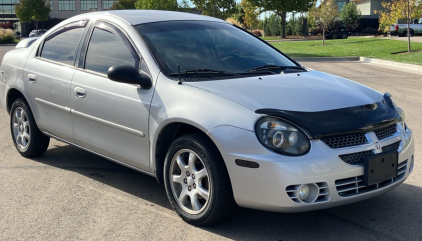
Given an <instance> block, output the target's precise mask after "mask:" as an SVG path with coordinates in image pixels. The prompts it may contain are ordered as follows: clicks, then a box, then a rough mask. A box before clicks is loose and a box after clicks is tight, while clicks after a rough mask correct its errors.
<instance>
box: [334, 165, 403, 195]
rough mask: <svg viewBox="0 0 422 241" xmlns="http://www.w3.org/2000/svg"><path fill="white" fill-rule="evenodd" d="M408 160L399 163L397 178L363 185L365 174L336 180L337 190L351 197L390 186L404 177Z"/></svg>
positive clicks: (340, 193)
mask: <svg viewBox="0 0 422 241" xmlns="http://www.w3.org/2000/svg"><path fill="white" fill-rule="evenodd" d="M407 161H408V160H406V161H404V162H402V163H399V166H398V170H397V176H396V177H395V178H391V179H388V180H385V181H383V182H380V183H377V184H374V185H371V186H364V185H363V176H357V177H350V178H344V179H339V180H337V181H336V182H335V184H336V189H337V192H338V194H339V195H340V196H341V197H351V196H356V195H359V194H363V193H367V192H371V191H374V190H377V189H380V188H383V187H386V186H389V185H391V184H393V183H395V182H398V181H400V180H401V179H403V178H404V176H405V175H406V170H407Z"/></svg>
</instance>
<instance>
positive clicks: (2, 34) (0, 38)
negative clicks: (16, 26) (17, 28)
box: [0, 28, 15, 44]
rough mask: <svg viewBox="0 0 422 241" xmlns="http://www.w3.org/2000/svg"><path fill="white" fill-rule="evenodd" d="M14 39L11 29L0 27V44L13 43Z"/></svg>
mask: <svg viewBox="0 0 422 241" xmlns="http://www.w3.org/2000/svg"><path fill="white" fill-rule="evenodd" d="M14 40H15V37H14V36H13V30H11V29H2V28H0V44H9V43H13V42H14Z"/></svg>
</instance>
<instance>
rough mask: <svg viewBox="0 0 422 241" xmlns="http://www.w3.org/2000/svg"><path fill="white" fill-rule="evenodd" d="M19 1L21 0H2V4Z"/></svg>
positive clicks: (0, 1) (0, 0) (0, 2)
mask: <svg viewBox="0 0 422 241" xmlns="http://www.w3.org/2000/svg"><path fill="white" fill-rule="evenodd" d="M15 3H19V0H0V4H15Z"/></svg>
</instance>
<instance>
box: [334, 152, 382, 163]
mask: <svg viewBox="0 0 422 241" xmlns="http://www.w3.org/2000/svg"><path fill="white" fill-rule="evenodd" d="M373 154H374V153H373V151H361V152H355V153H350V154H344V155H340V158H341V160H343V161H344V162H345V163H347V164H350V165H361V164H362V163H363V158H364V157H365V156H370V155H373Z"/></svg>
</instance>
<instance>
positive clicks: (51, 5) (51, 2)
mask: <svg viewBox="0 0 422 241" xmlns="http://www.w3.org/2000/svg"><path fill="white" fill-rule="evenodd" d="M49 2H50V9H51V11H53V0H50V1H49Z"/></svg>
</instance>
